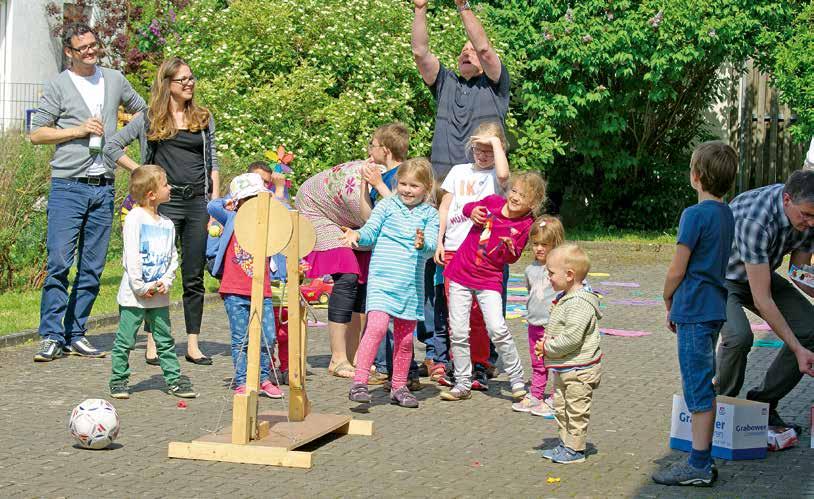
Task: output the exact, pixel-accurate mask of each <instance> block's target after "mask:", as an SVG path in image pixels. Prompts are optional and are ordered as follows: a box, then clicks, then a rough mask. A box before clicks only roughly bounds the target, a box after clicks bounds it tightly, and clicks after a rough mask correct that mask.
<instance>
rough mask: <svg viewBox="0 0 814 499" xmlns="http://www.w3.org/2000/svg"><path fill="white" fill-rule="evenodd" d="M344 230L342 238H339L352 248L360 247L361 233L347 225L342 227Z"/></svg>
mask: <svg viewBox="0 0 814 499" xmlns="http://www.w3.org/2000/svg"><path fill="white" fill-rule="evenodd" d="M341 229H342V232H344V234H343V235H342V237H341V238H339V239H340V240H341V241H342V242H343V243H345V245H346V246H348V247H350V248H358V247H359V233H358V232H356V231H355V230H353V229H349V228H347V227H341Z"/></svg>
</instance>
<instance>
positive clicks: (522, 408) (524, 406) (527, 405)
mask: <svg viewBox="0 0 814 499" xmlns="http://www.w3.org/2000/svg"><path fill="white" fill-rule="evenodd" d="M539 403H540V399H538V398H537V397H535V396H534V395H532V394H530V393H529V394H528V395H526V396H525V397H523V400H521V401H520V402H515V403H514V404H512V410H513V411H514V412H531V408H532V407H534V406H536V405H537V404H539Z"/></svg>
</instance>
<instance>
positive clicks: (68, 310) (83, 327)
mask: <svg viewBox="0 0 814 499" xmlns="http://www.w3.org/2000/svg"><path fill="white" fill-rule="evenodd" d="M47 216H48V231H47V236H46V237H47V243H46V248H47V250H48V263H47V276H46V278H45V283H44V284H43V287H42V300H41V301H40V327H39V333H40V336H42V337H43V339H50V340H55V341H57V342H59V343H60V345H65V344H69V343H70V342H71V341H74V340H77V339H80V338H82V337H83V336H84V335H85V332H86V331H87V321H88V316H89V315H90V311H91V309H92V308H93V302H94V301H96V296H97V295H98V294H99V280H100V278H101V277H102V270H103V269H104V267H105V257H106V256H107V246H108V243H109V242H110V227H111V225H112V224H113V186H112V185H106V186H92V185H87V184H81V183H77V182H72V181H70V180H65V179H60V178H54V179H52V180H51V192H50V194H49V196H48V210H47ZM74 255H76V256H77V260H76V277H75V279H74V282H73V285H72V287H71V293H70V295H68V284H69V283H68V273H69V272H70V270H71V267H72V266H73V262H74Z"/></svg>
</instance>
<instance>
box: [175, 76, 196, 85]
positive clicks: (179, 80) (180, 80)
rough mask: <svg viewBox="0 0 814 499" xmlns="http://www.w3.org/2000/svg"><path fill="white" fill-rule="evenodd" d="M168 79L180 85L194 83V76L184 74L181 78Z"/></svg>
mask: <svg viewBox="0 0 814 499" xmlns="http://www.w3.org/2000/svg"><path fill="white" fill-rule="evenodd" d="M170 81H171V82H173V83H180V84H181V86H182V87H186V86H187V85H194V84H195V77H194V76H185V77H183V78H170Z"/></svg>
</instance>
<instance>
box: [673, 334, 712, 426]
mask: <svg viewBox="0 0 814 499" xmlns="http://www.w3.org/2000/svg"><path fill="white" fill-rule="evenodd" d="M722 325H723V321H710V322H698V323H691V324H676V335H677V336H678V365H679V367H680V369H681V384H682V386H683V387H684V401H685V402H686V404H687V409H689V410H690V412H706V411H711V410H712V408H713V401H714V400H715V387H714V386H713V385H712V378H713V377H714V376H715V344H716V343H717V342H718V332H719V331H720V330H721V326H722Z"/></svg>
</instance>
